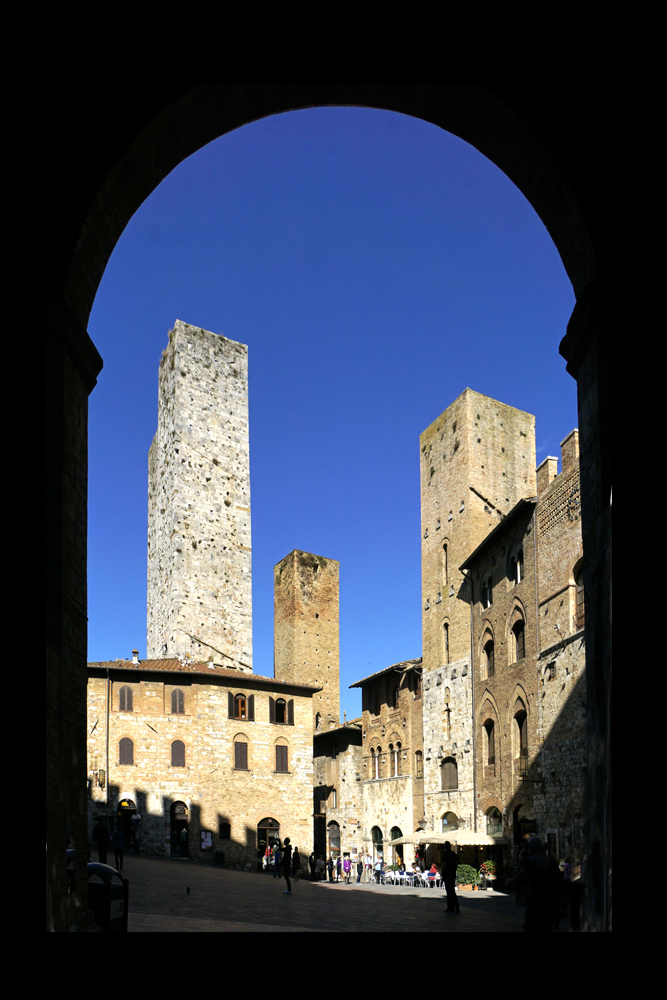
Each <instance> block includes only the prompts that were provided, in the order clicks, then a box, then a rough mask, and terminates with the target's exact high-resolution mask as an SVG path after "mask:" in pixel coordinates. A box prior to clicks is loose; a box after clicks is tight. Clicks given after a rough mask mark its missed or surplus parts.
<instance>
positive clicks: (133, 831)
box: [116, 799, 138, 850]
mask: <svg viewBox="0 0 667 1000" xmlns="http://www.w3.org/2000/svg"><path fill="white" fill-rule="evenodd" d="M137 822H138V814H137V807H136V805H135V803H134V802H133V801H132V799H121V801H120V802H119V803H118V812H117V814H116V829H117V830H120V831H121V832H122V834H123V836H124V837H125V850H128V849H135V848H136V846H137V842H138V834H137Z"/></svg>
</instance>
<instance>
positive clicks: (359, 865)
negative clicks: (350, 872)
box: [357, 858, 364, 885]
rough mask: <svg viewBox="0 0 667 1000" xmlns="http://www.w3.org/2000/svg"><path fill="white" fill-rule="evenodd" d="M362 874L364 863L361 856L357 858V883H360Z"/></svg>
mask: <svg viewBox="0 0 667 1000" xmlns="http://www.w3.org/2000/svg"><path fill="white" fill-rule="evenodd" d="M363 874H364V863H363V861H362V860H361V858H357V885H361V876H362V875H363Z"/></svg>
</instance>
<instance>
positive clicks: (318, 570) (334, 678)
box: [273, 549, 340, 732]
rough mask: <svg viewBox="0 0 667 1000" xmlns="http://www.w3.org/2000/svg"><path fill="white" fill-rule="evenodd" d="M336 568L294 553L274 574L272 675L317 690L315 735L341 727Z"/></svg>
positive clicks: (330, 561)
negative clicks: (318, 689)
mask: <svg viewBox="0 0 667 1000" xmlns="http://www.w3.org/2000/svg"><path fill="white" fill-rule="evenodd" d="M339 568H340V564H339V563H338V562H336V560H335V559H325V558H324V556H317V555H314V554H313V553H312V552H300V551H299V550H298V549H294V550H293V551H292V552H290V553H289V555H286V556H285V558H284V559H282V560H281V561H280V562H279V563H278V564H277V565H276V566H275V567H274V570H273V581H274V591H273V592H274V673H275V676H276V678H277V679H278V680H281V681H290V682H292V683H297V684H308V685H310V686H312V687H316V688H321V690H320V691H318V692H316V693H315V695H314V697H313V730H314V731H315V732H321V731H322V730H323V729H332V728H335V727H336V726H338V725H339V722H340V654H339V632H338V607H339V596H338V595H339V584H338V580H339Z"/></svg>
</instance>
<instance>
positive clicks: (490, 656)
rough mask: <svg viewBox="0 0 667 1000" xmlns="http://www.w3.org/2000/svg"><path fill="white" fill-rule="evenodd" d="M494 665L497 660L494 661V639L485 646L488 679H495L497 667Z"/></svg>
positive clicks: (485, 664)
mask: <svg viewBox="0 0 667 1000" xmlns="http://www.w3.org/2000/svg"><path fill="white" fill-rule="evenodd" d="M494 664H495V660H494V651H493V639H489V641H488V642H487V643H486V645H485V646H484V667H485V671H486V677H487V678H491V677H493V674H494V671H495V665H494Z"/></svg>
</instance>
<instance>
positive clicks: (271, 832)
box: [257, 816, 280, 864]
mask: <svg viewBox="0 0 667 1000" xmlns="http://www.w3.org/2000/svg"><path fill="white" fill-rule="evenodd" d="M279 843H280V823H279V822H278V820H277V819H273V818H272V817H271V816H267V817H266V818H265V819H262V820H260V821H259V823H258V824H257V860H258V861H259V862H260V864H262V863H263V861H264V857H265V856H266V857H267V859H268V857H269V856H270V855H269V854H268V853H267V851H272V850H273V848H274V847H276V846H277V845H278V844H279ZM267 863H268V862H267Z"/></svg>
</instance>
